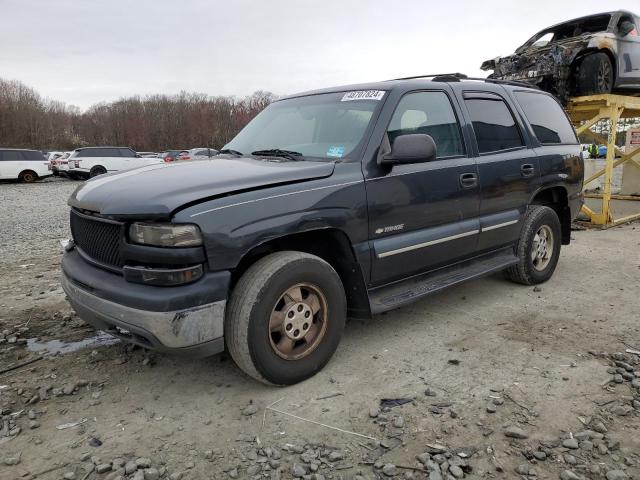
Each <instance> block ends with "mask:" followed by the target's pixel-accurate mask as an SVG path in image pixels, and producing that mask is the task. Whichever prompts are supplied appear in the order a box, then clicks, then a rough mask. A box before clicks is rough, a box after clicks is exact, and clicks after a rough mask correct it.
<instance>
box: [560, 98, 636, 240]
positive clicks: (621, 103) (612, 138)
mask: <svg viewBox="0 0 640 480" xmlns="http://www.w3.org/2000/svg"><path fill="white" fill-rule="evenodd" d="M567 114H568V115H569V118H571V121H572V122H573V125H574V127H575V128H576V132H577V133H578V135H582V136H586V137H588V138H590V139H593V140H595V141H596V142H598V143H604V144H606V145H607V156H606V160H605V168H603V169H602V170H599V171H598V172H596V173H594V174H593V175H591V176H590V177H589V178H586V179H585V181H584V185H587V184H588V183H590V182H592V181H593V180H595V179H596V178H599V177H602V176H604V191H603V193H589V194H586V195H585V197H587V198H599V199H601V200H602V202H601V208H600V211H599V212H596V211H594V210H593V209H591V208H589V207H587V206H586V205H584V206H583V207H582V212H583V213H584V214H585V215H587V216H588V217H589V219H590V220H591V223H593V224H594V225H600V226H603V227H605V228H606V227H611V226H614V225H620V224H621V223H625V222H630V221H633V220H637V219H640V210H639V211H638V213H634V214H631V215H626V216H624V217H621V218H617V219H616V218H614V215H613V210H612V208H611V200H618V201H633V200H640V196H638V197H634V196H630V195H625V196H624V198H623V196H621V195H615V194H613V191H612V183H613V173H614V168H615V167H617V166H619V165H622V164H623V163H625V162H630V163H633V164H635V165H636V166H638V167H639V168H640V149H637V150H636V151H634V152H628V153H625V152H622V151H621V150H620V149H618V147H616V136H617V127H618V121H619V120H620V119H621V118H640V98H639V97H628V96H623V95H591V96H587V97H575V98H572V99H570V100H569V105H568V106H567ZM601 120H608V121H609V122H610V125H611V128H610V129H609V135H608V137H607V138H606V139H605V138H604V137H603V136H602V135H600V134H598V133H596V132H594V131H592V130H591V128H592V127H593V126H594V125H595V124H596V123H598V122H599V121H601ZM616 154H617V155H619V157H620V158H617V159H616Z"/></svg>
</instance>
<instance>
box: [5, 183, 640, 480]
mask: <svg viewBox="0 0 640 480" xmlns="http://www.w3.org/2000/svg"><path fill="white" fill-rule="evenodd" d="M75 186H76V184H75V183H74V182H69V181H60V180H54V181H48V182H43V183H38V184H35V185H18V184H0V196H1V198H2V200H3V207H7V206H8V207H10V208H3V209H2V210H1V212H2V213H1V214H0V215H1V217H0V220H1V223H0V224H1V225H2V228H1V230H0V235H1V237H0V240H1V241H2V243H3V245H4V246H5V247H6V248H4V250H3V257H2V260H1V261H0V371H2V370H3V369H8V368H12V367H17V366H19V365H21V364H22V363H23V362H26V361H32V360H34V359H39V360H37V361H35V362H34V363H31V364H29V365H26V366H23V367H20V368H17V369H15V370H12V371H8V372H5V373H0V479H2V480H5V479H7V480H13V479H38V480H40V479H45V480H48V479H51V480H59V479H62V478H65V479H78V480H103V479H104V480H116V479H125V478H126V479H134V480H156V479H158V478H161V479H170V480H177V479H183V480H192V479H194V480H199V479H227V478H250V479H256V480H257V479H273V480H277V479H280V478H282V479H289V478H306V479H310V480H322V479H336V480H337V479H344V480H347V479H353V480H362V479H383V478H384V479H389V478H407V479H409V478H415V479H429V480H451V479H452V478H505V479H513V478H519V479H523V478H528V479H534V478H548V479H558V478H560V479H561V480H562V479H564V480H567V479H569V480H571V479H576V478H577V479H594V480H595V479H607V480H616V479H631V478H635V479H640V355H638V354H635V353H631V352H626V351H625V350H626V349H628V348H630V347H634V348H636V349H637V348H640V325H639V324H638V318H639V317H640V300H639V298H638V283H639V282H638V280H639V278H640V269H639V268H640V248H639V247H640V233H639V230H640V229H639V228H638V226H637V225H626V226H623V227H619V228H615V229H610V230H607V231H597V230H587V231H578V232H573V236H574V241H573V243H572V245H570V246H568V247H563V250H562V255H561V259H560V263H559V266H558V270H557V271H556V273H555V275H554V277H553V278H552V279H551V280H550V281H549V282H548V283H546V284H544V285H542V286H541V287H537V288H535V289H534V288H531V287H523V286H519V285H514V284H512V283H509V282H507V281H505V280H503V279H502V278H501V277H500V276H493V277H489V278H485V279H481V280H477V281H472V282H468V283H466V284H464V285H460V286H457V287H454V288H452V289H449V290H447V291H445V292H442V293H440V294H437V295H434V296H431V297H429V298H427V299H425V300H423V301H420V302H418V303H415V304H413V305H410V306H407V307H404V308H401V309H399V310H396V311H392V312H388V313H387V314H384V315H379V316H376V317H374V318H373V319H371V320H369V321H355V320H353V321H350V322H349V323H348V324H347V328H346V331H345V335H344V338H343V341H342V343H341V346H340V347H339V349H338V351H337V353H336V355H335V357H334V359H333V360H332V361H331V362H330V363H329V365H327V367H326V368H325V369H324V370H323V371H322V372H320V373H319V374H318V375H316V376H315V377H314V378H312V379H309V380H308V381H306V382H303V383H302V384H299V385H295V386H292V387H288V388H273V387H267V386H264V385H261V384H259V383H256V382H255V381H253V380H251V379H249V378H247V377H246V376H244V375H243V374H242V373H241V372H240V371H239V370H238V369H237V368H236V367H235V366H234V365H233V363H232V362H231V361H230V360H229V359H228V357H227V355H225V354H222V355H218V356H215V357H212V358H208V359H204V360H192V359H187V358H176V357H172V356H166V355H159V354H155V353H152V352H147V351H145V350H142V349H139V348H130V347H127V346H125V345H122V344H120V343H118V342H116V343H113V342H109V341H108V340H107V339H105V337H104V336H100V335H99V334H98V333H97V332H95V331H94V330H93V329H92V328H91V327H89V326H87V325H86V324H84V322H82V321H81V320H80V319H79V318H77V317H76V316H75V315H74V314H73V312H72V311H71V309H70V307H69V306H68V304H67V303H66V301H65V299H64V295H63V293H62V291H61V289H60V287H59V261H60V253H59V247H58V245H57V241H58V239H59V238H64V237H67V236H68V231H67V208H68V207H66V205H65V202H66V198H67V197H68V195H69V194H70V193H71V192H72V190H73V188H74V187H75ZM16 207H17V208H16ZM17 211H20V214H19V215H18V214H17ZM47 352H48V354H47ZM56 352H57V353H56ZM385 399H387V400H385ZM291 415H293V416H291Z"/></svg>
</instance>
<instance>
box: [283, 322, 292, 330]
mask: <svg viewBox="0 0 640 480" xmlns="http://www.w3.org/2000/svg"><path fill="white" fill-rule="evenodd" d="M285 328H286V329H287V332H288V331H289V330H291V329H292V328H293V325H292V324H290V323H287V326H286V327H285Z"/></svg>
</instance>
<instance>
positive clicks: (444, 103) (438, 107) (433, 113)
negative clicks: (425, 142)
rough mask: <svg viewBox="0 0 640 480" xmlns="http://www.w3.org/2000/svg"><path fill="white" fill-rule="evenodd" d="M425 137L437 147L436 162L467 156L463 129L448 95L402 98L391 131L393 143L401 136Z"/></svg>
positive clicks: (413, 95) (390, 139) (394, 114)
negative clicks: (422, 134) (418, 134)
mask: <svg viewBox="0 0 640 480" xmlns="http://www.w3.org/2000/svg"><path fill="white" fill-rule="evenodd" d="M412 133H424V134H427V135H430V136H431V137H432V138H433V140H434V141H435V143H436V147H437V155H436V158H441V157H453V156H456V155H464V147H463V145H462V137H461V135H460V126H459V125H458V121H457V119H456V115H455V113H454V112H453V107H452V106H451V102H450V101H449V97H447V95H446V94H445V93H444V92H414V93H409V94H407V95H405V96H404V97H402V99H401V100H400V102H399V103H398V106H397V107H396V111H395V112H394V113H393V117H392V118H391V123H389V128H388V129H387V135H388V136H389V142H390V143H391V145H393V142H394V141H395V139H396V138H398V137H399V136H400V135H408V134H412Z"/></svg>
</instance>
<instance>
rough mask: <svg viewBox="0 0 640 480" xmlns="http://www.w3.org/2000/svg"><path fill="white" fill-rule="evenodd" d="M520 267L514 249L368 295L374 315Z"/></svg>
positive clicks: (465, 262)
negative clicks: (507, 269) (510, 268)
mask: <svg viewBox="0 0 640 480" xmlns="http://www.w3.org/2000/svg"><path fill="white" fill-rule="evenodd" d="M516 263H518V259H517V258H516V256H515V255H514V253H513V247H509V248H506V249H503V250H498V251H496V252H492V253H489V254H487V255H483V256H481V257H476V258H472V259H470V260H466V261H464V262H460V263H456V264H455V265H451V266H448V267H443V268H440V269H438V270H435V271H433V272H429V273H425V274H422V275H417V276H415V277H411V278H408V279H406V280H401V281H399V282H396V283H392V284H390V285H385V286H382V287H378V288H374V289H373V290H370V291H369V304H370V306H371V313H373V314H375V313H380V312H386V311H387V310H391V309H393V308H397V307H400V306H402V305H405V304H407V303H411V302H415V301H416V300H419V299H420V298H423V297H426V296H427V295H431V294H432V293H435V292H438V291H440V290H443V289H445V288H447V287H450V286H451V285H456V284H458V283H462V282H465V281H467V280H472V279H474V278H479V277H483V276H485V275H489V274H491V273H494V272H497V271H499V270H504V269H505V268H507V267H510V266H511V265H515V264H516Z"/></svg>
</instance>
